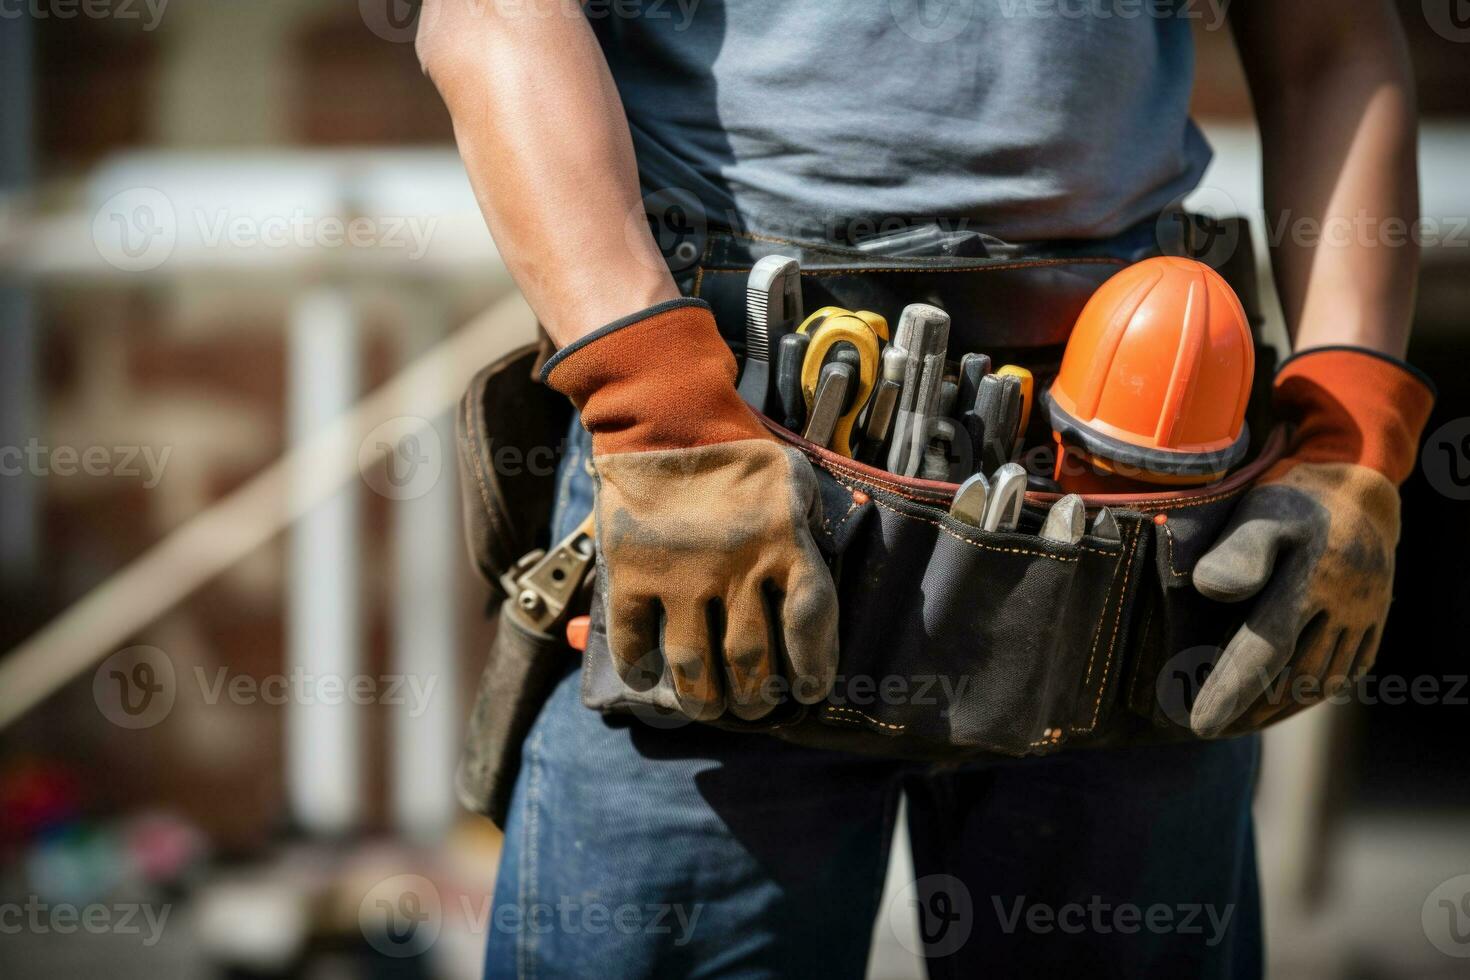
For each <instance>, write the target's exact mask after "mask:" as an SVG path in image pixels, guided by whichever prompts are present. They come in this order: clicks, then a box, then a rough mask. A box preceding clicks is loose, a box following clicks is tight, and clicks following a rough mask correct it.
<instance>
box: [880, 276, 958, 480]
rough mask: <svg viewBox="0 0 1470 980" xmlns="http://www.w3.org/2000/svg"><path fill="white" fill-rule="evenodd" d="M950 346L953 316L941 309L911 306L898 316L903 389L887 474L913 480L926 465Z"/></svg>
mask: <svg viewBox="0 0 1470 980" xmlns="http://www.w3.org/2000/svg"><path fill="white" fill-rule="evenodd" d="M948 345H949V314H948V313H945V312H944V311H943V310H941V309H939V308H938V307H936V306H929V305H928V304H925V303H912V304H910V305H909V306H906V307H904V311H903V315H902V316H901V317H899V321H898V330H897V332H896V333H895V334H894V337H893V346H894V347H896V348H897V349H898V350H900V351H902V352H903V357H904V375H903V388H902V390H901V391H900V392H899V395H898V410H897V413H896V414H895V416H894V420H893V439H892V443H891V445H890V446H889V449H888V470H889V472H891V473H894V474H897V475H898V476H913V475H914V474H916V473H918V472H919V469H920V467H921V466H922V465H923V462H924V450H925V448H926V447H927V446H928V444H929V437H930V433H931V431H932V428H933V426H932V420H933V419H934V417H935V412H936V409H937V407H938V402H939V394H940V385H941V383H942V382H943V380H944V353H945V349H946V348H947V347H948Z"/></svg>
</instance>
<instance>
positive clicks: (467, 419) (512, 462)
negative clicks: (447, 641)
mask: <svg viewBox="0 0 1470 980" xmlns="http://www.w3.org/2000/svg"><path fill="white" fill-rule="evenodd" d="M541 353H542V351H541V348H540V347H539V345H531V346H527V347H523V348H521V349H519V350H516V351H513V352H512V353H510V354H509V355H507V356H506V357H504V358H502V359H501V360H499V361H497V362H495V363H493V364H491V365H489V366H488V367H486V368H484V369H483V370H482V371H480V373H479V374H477V375H476V376H475V378H474V380H473V381H471V382H470V386H469V389H468V390H467V391H466V392H465V394H464V397H463V399H462V400H461V401H460V405H459V412H458V415H457V416H456V419H455V433H456V442H457V444H458V447H459V464H460V466H459V473H460V497H461V501H462V505H463V508H464V526H465V532H466V541H467V543H468V545H469V550H470V560H471V561H472V562H473V563H474V565H475V568H476V569H478V570H479V572H480V574H481V575H482V576H483V577H484V578H485V580H486V581H487V582H489V583H490V585H491V587H492V595H491V599H490V602H489V611H490V612H491V614H492V616H494V618H495V619H496V627H495V639H494V641H493V642H492V643H491V645H490V649H489V651H488V652H487V655H486V661H485V668H484V671H483V672H482V673H481V675H480V684H479V688H478V691H477V693H476V696H475V703H474V706H473V708H472V710H471V713H470V723H469V730H468V732H467V733H466V736H465V742H464V751H463V753H462V755H461V757H460V764H459V771H458V772H457V773H456V776H455V789H456V791H457V792H458V795H459V799H460V802H461V803H462V804H463V805H464V806H465V807H466V808H468V809H470V810H473V811H474V812H476V813H481V814H484V815H485V816H488V817H489V818H490V819H491V820H492V821H494V822H495V823H496V824H497V825H503V824H504V821H505V815H506V811H507V809H508V807H509V806H510V796H511V790H512V789H513V788H514V786H515V781H516V774H517V773H518V772H519V770H520V762H521V743H522V742H523V741H524V740H525V737H526V734H527V732H529V731H530V728H531V725H532V724H533V723H534V722H535V720H536V716H537V714H538V713H539V712H540V710H541V706H542V705H543V704H544V703H545V701H546V699H547V698H548V697H549V696H550V694H551V691H552V689H553V688H554V687H555V686H556V684H557V682H558V681H559V680H560V678H561V676H562V675H563V674H564V673H565V672H566V670H567V669H568V668H569V667H570V666H571V665H572V664H573V663H574V661H573V660H572V658H571V654H570V651H569V649H568V647H567V645H566V642H565V640H564V639H562V638H561V637H559V636H553V635H551V634H548V633H545V632H541V631H539V630H537V629H535V628H534V627H533V626H532V625H530V624H529V623H528V621H527V620H526V619H525V618H524V617H522V616H521V614H520V612H519V611H518V610H517V609H516V608H515V606H514V604H513V602H512V597H506V596H505V589H504V586H503V585H502V576H505V575H506V574H507V573H510V572H512V571H513V570H514V569H515V567H516V565H517V562H518V561H519V559H520V558H521V556H522V555H525V554H526V553H527V552H530V551H532V550H533V549H537V548H547V547H549V545H550V540H549V539H550V533H551V532H550V522H551V506H552V503H551V502H552V501H553V500H554V499H555V478H556V466H557V461H558V459H559V458H560V454H561V443H562V440H563V439H564V438H565V433H566V431H567V425H568V423H569V421H570V417H571V405H570V404H569V403H568V402H567V400H566V399H565V398H563V397H561V396H560V395H559V394H557V393H556V392H554V391H552V390H551V389H549V388H547V387H546V386H545V385H542V384H540V383H539V382H537V380H536V378H535V368H536V366H537V365H538V363H539V361H540V359H541V358H540V354H541ZM501 599H504V601H503V602H502V601H499V600H501Z"/></svg>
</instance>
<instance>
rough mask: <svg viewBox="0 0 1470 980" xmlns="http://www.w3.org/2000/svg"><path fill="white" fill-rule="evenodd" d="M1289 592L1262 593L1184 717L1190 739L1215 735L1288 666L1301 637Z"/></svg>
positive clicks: (1239, 714) (1293, 600)
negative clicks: (1193, 734) (1191, 708)
mask: <svg viewBox="0 0 1470 980" xmlns="http://www.w3.org/2000/svg"><path fill="white" fill-rule="evenodd" d="M1294 591H1295V590H1288V589H1283V588H1276V589H1273V590H1270V591H1268V592H1267V593H1266V594H1265V595H1264V596H1262V597H1261V598H1260V599H1259V600H1257V602H1256V606H1255V608H1254V609H1252V610H1251V613H1250V615H1249V616H1248V617H1246V621H1245V623H1244V625H1242V626H1241V627H1240V629H1239V630H1238V631H1237V632H1236V634H1235V636H1233V637H1231V639H1230V643H1229V644H1228V645H1227V646H1226V647H1225V652H1224V653H1222V654H1221V655H1220V659H1219V660H1218V661H1216V663H1215V667H1214V669H1213V670H1211V671H1210V676H1209V678H1208V679H1206V680H1205V683H1204V686H1203V687H1201V688H1200V692H1199V697H1198V698H1196V700H1195V702H1194V708H1193V710H1191V711H1190V715H1189V727H1190V728H1191V729H1193V730H1194V732H1195V734H1197V735H1200V736H1202V737H1204V738H1213V737H1214V736H1216V735H1218V734H1219V733H1220V732H1221V731H1223V730H1224V729H1225V727H1226V726H1228V725H1229V724H1230V723H1231V722H1233V721H1235V720H1236V719H1237V718H1239V717H1240V716H1241V715H1243V714H1244V713H1245V712H1246V710H1247V709H1248V708H1250V707H1251V706H1252V705H1253V704H1254V703H1255V702H1256V701H1257V700H1258V699H1259V698H1260V697H1261V695H1263V694H1265V693H1266V692H1267V691H1268V690H1269V688H1270V686H1271V682H1272V681H1274V680H1275V679H1276V677H1277V676H1278V675H1279V674H1280V673H1281V671H1282V670H1283V669H1284V668H1285V667H1286V665H1287V664H1288V663H1290V661H1291V657H1292V654H1293V653H1294V652H1295V651H1296V647H1297V639H1298V637H1299V636H1300V635H1301V632H1302V629H1301V616H1300V613H1299V609H1300V607H1299V605H1298V603H1297V602H1296V600H1295V596H1294Z"/></svg>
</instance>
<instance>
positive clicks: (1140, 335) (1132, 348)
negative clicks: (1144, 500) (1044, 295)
mask: <svg viewBox="0 0 1470 980" xmlns="http://www.w3.org/2000/svg"><path fill="white" fill-rule="evenodd" d="M1254 372H1255V348H1254V345H1253V343H1252V340H1251V328H1250V321H1249V320H1248V319H1247V318H1246V315H1245V310H1244V309H1243V308H1242V307H1241V305H1240V299H1239V298H1238V297H1237V296H1236V295H1235V291H1234V290H1233V289H1231V288H1230V285H1229V284H1228V283H1227V282H1226V281H1225V280H1224V279H1222V278H1220V275H1219V273H1217V272H1215V270H1214V269H1211V268H1210V267H1209V266H1207V265H1205V264H1204V263H1203V262H1196V261H1195V260H1193V259H1184V258H1174V257H1168V256H1163V257H1159V258H1152V259H1145V260H1144V261H1142V262H1139V263H1136V264H1134V265H1131V266H1129V267H1128V268H1126V269H1124V270H1123V271H1121V272H1119V273H1118V274H1117V275H1115V276H1113V277H1112V278H1111V279H1109V280H1108V281H1107V282H1105V283H1103V284H1102V285H1101V286H1100V287H1098V290H1097V292H1095V293H1093V294H1092V298H1091V299H1089V300H1088V301H1087V305H1086V306H1085V307H1083V309H1082V313H1081V315H1080V316H1078V318H1077V326H1076V327H1075V328H1074V329H1073V331H1072V336H1071V338H1070V339H1069V340H1068V342H1067V350H1066V353H1065V354H1063V356H1062V366H1061V370H1060V371H1059V372H1058V374H1057V377H1056V380H1055V381H1054V382H1053V383H1052V385H1051V387H1050V388H1049V389H1048V390H1047V392H1046V395H1045V397H1044V405H1045V407H1046V410H1047V412H1048V414H1049V418H1050V420H1051V427H1052V430H1053V432H1054V433H1055V434H1056V438H1057V442H1058V443H1059V448H1061V449H1062V450H1063V452H1062V453H1061V454H1059V458H1058V479H1059V480H1060V479H1061V478H1062V477H1061V469H1062V465H1063V458H1064V457H1065V455H1066V454H1067V453H1068V452H1071V453H1075V454H1077V455H1079V456H1081V457H1082V458H1083V459H1085V460H1086V462H1087V463H1088V464H1090V465H1091V466H1092V467H1093V468H1094V469H1096V470H1099V471H1101V472H1102V473H1104V474H1119V475H1124V474H1126V475H1127V476H1129V477H1132V478H1134V479H1136V480H1139V481H1142V482H1144V483H1166V484H1193V483H1207V482H1209V481H1211V480H1214V479H1218V478H1219V477H1221V476H1223V475H1224V474H1225V471H1226V470H1228V469H1229V468H1230V467H1232V466H1234V465H1235V464H1236V463H1238V462H1240V460H1241V457H1243V456H1244V455H1245V452H1246V447H1247V444H1248V442H1249V433H1248V432H1247V430H1246V425H1245V409H1246V403H1247V401H1249V399H1250V393H1251V379H1252V377H1253V375H1254Z"/></svg>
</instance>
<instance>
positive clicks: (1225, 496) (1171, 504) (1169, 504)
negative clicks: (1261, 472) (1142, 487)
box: [1141, 480, 1256, 511]
mask: <svg viewBox="0 0 1470 980" xmlns="http://www.w3.org/2000/svg"><path fill="white" fill-rule="evenodd" d="M1255 485H1256V481H1255V480H1252V481H1251V482H1249V483H1245V484H1242V485H1240V486H1238V487H1236V488H1235V489H1234V490H1227V491H1225V492H1224V493H1220V494H1216V495H1215V496H1213V497H1199V498H1196V499H1191V500H1170V501H1165V502H1163V503H1159V504H1153V505H1151V506H1149V507H1144V508H1141V509H1142V510H1161V511H1162V510H1179V509H1180V508H1181V507H1201V506H1203V505H1205V504H1213V503H1214V502H1215V501H1217V500H1229V499H1230V498H1231V497H1234V496H1235V495H1236V494H1239V493H1243V492H1244V491H1246V490H1249V489H1250V488H1251V487H1254V486H1255Z"/></svg>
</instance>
